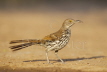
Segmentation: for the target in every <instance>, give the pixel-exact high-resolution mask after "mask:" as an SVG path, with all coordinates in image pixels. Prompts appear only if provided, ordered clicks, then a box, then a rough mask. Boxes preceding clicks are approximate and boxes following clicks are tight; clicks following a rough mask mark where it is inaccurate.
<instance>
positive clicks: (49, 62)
mask: <svg viewBox="0 0 107 72" xmlns="http://www.w3.org/2000/svg"><path fill="white" fill-rule="evenodd" d="M46 58H47V62H48V63H50V62H49V58H48V51H46Z"/></svg>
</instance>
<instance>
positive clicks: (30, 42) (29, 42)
mask: <svg viewBox="0 0 107 72" xmlns="http://www.w3.org/2000/svg"><path fill="white" fill-rule="evenodd" d="M13 43H24V44H20V45H14V46H10V47H9V48H11V49H12V50H13V51H17V50H20V49H23V48H26V47H29V46H31V45H34V44H41V40H36V39H28V40H13V41H11V42H10V44H13Z"/></svg>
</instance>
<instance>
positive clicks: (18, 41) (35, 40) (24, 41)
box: [10, 39, 38, 44]
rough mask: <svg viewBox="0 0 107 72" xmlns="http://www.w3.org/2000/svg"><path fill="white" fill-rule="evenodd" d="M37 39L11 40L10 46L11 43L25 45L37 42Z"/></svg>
mask: <svg viewBox="0 0 107 72" xmlns="http://www.w3.org/2000/svg"><path fill="white" fill-rule="evenodd" d="M37 41H38V40H37V39H25V40H12V41H11V42H10V44H13V43H26V42H37Z"/></svg>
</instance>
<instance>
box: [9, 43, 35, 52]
mask: <svg viewBox="0 0 107 72" xmlns="http://www.w3.org/2000/svg"><path fill="white" fill-rule="evenodd" d="M31 45H34V43H25V44H20V45H15V46H11V47H9V48H11V49H12V50H13V51H17V50H20V49H23V48H26V47H29V46H31Z"/></svg>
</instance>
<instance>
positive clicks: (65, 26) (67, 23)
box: [62, 18, 82, 28]
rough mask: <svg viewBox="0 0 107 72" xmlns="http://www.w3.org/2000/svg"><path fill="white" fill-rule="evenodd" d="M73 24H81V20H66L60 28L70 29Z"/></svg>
mask: <svg viewBox="0 0 107 72" xmlns="http://www.w3.org/2000/svg"><path fill="white" fill-rule="evenodd" d="M75 23H82V21H81V20H74V19H71V18H69V19H66V20H65V21H64V22H63V25H62V27H64V28H70V27H71V26H72V25H74V24H75Z"/></svg>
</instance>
